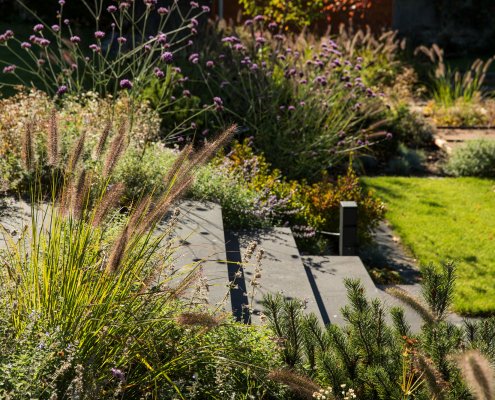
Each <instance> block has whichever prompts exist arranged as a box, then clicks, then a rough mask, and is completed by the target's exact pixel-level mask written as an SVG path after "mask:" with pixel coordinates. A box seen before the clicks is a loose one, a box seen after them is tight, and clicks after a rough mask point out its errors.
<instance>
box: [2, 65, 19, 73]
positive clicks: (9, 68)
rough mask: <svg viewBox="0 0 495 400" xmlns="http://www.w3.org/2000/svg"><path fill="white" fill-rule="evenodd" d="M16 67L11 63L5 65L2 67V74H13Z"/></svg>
mask: <svg viewBox="0 0 495 400" xmlns="http://www.w3.org/2000/svg"><path fill="white" fill-rule="evenodd" d="M16 68H17V67H16V66H15V65H14V64H12V65H7V66H6V67H4V68H3V73H4V74H13V73H14V72H15V69H16Z"/></svg>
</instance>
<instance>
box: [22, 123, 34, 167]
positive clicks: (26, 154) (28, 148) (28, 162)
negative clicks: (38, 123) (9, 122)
mask: <svg viewBox="0 0 495 400" xmlns="http://www.w3.org/2000/svg"><path fill="white" fill-rule="evenodd" d="M33 130H34V122H33V121H29V122H28V123H27V124H26V129H24V132H23V133H24V134H23V136H22V149H21V160H22V164H23V166H24V168H25V169H26V170H27V171H32V170H33V167H34V138H33Z"/></svg>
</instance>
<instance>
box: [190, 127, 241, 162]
mask: <svg viewBox="0 0 495 400" xmlns="http://www.w3.org/2000/svg"><path fill="white" fill-rule="evenodd" d="M236 132H237V125H236V124H234V125H231V126H230V127H228V128H227V129H226V130H225V131H223V132H222V133H221V134H220V135H218V136H217V137H216V138H215V139H214V140H213V141H211V142H210V143H207V144H206V145H204V146H203V148H202V149H201V150H199V151H198V152H197V153H196V154H195V155H194V156H193V158H192V160H191V165H193V166H196V165H198V164H201V163H204V162H206V161H208V160H209V159H210V158H211V157H212V156H213V155H214V154H215V153H216V152H217V151H218V150H219V149H221V148H222V147H223V146H225V145H226V144H227V143H228V142H230V140H231V139H232V137H233V136H234V135H235V133H236Z"/></svg>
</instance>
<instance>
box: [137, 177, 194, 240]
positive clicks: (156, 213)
mask: <svg viewBox="0 0 495 400" xmlns="http://www.w3.org/2000/svg"><path fill="white" fill-rule="evenodd" d="M188 174H192V171H191V172H189V173H188ZM193 182H194V176H192V175H188V176H187V175H186V176H182V177H180V181H179V182H178V184H177V185H176V187H174V188H172V191H171V192H169V193H165V194H164V195H163V196H162V197H161V198H160V199H159V200H158V201H157V203H156V205H155V206H154V207H153V208H150V209H149V211H148V214H147V215H146V216H145V217H144V218H141V220H140V223H139V225H138V226H137V228H136V231H137V232H145V231H147V230H148V229H150V228H151V227H152V226H154V225H156V224H157V223H158V222H159V221H160V220H161V219H162V218H163V217H164V215H165V214H166V213H167V212H168V211H169V210H170V207H171V206H172V205H173V204H174V203H175V202H176V201H177V200H179V199H180V198H181V197H182V196H183V195H184V193H185V192H186V191H187V190H188V189H189V188H190V187H191V185H192V183H193Z"/></svg>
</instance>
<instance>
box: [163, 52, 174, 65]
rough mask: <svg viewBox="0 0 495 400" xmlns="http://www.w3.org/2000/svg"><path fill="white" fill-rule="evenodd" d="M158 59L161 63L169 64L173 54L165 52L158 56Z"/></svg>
mask: <svg viewBox="0 0 495 400" xmlns="http://www.w3.org/2000/svg"><path fill="white" fill-rule="evenodd" d="M160 58H161V59H162V61H165V62H166V63H170V62H172V60H173V59H174V54H173V53H171V52H170V51H166V52H164V53H163V54H162V55H161V56H160Z"/></svg>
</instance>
